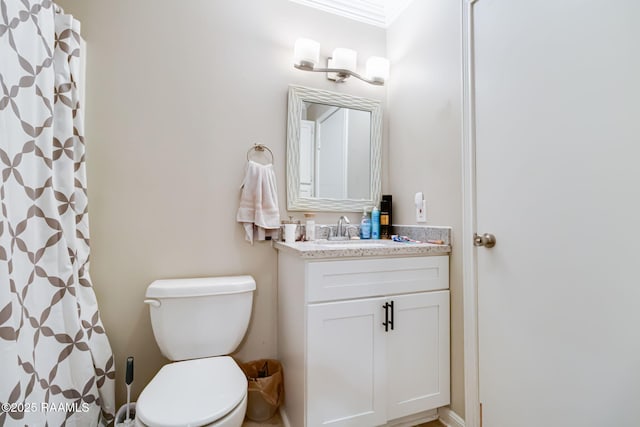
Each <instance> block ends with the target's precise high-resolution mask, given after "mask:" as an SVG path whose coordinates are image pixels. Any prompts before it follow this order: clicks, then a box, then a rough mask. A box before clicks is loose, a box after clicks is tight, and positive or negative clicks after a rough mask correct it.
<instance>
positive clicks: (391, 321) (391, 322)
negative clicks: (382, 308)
mask: <svg viewBox="0 0 640 427" xmlns="http://www.w3.org/2000/svg"><path fill="white" fill-rule="evenodd" d="M388 305H389V307H391V320H389V326H391V330H392V331H393V314H394V313H393V311H394V310H393V301H391V303H389V304H388Z"/></svg>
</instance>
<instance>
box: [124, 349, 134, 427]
mask: <svg viewBox="0 0 640 427" xmlns="http://www.w3.org/2000/svg"><path fill="white" fill-rule="evenodd" d="M124 382H125V384H126V385H127V421H129V419H130V418H129V416H130V415H131V413H130V411H129V409H130V403H131V383H132V382H133V357H132V356H129V357H127V372H126V374H125V377H124Z"/></svg>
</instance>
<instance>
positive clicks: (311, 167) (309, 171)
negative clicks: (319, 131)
mask: <svg viewBox="0 0 640 427" xmlns="http://www.w3.org/2000/svg"><path fill="white" fill-rule="evenodd" d="M315 165H316V147H315V122H313V121H311V120H300V192H299V196H300V197H314V195H315V194H314V190H315V184H314V176H315Z"/></svg>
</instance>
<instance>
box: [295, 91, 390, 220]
mask: <svg viewBox="0 0 640 427" xmlns="http://www.w3.org/2000/svg"><path fill="white" fill-rule="evenodd" d="M381 140H382V103H381V102H380V101H377V100H373V99H367V98H361V97H357V96H352V95H345V94H339V93H334V92H329V91H326V90H319V89H311V88H306V87H302V86H293V85H292V86H289V114H288V126H287V208H288V209H289V210H292V211H300V210H304V211H334V212H358V211H362V209H363V208H364V207H367V208H371V206H374V205H377V204H378V203H379V201H380V192H381V182H380V176H381V158H380V150H381Z"/></svg>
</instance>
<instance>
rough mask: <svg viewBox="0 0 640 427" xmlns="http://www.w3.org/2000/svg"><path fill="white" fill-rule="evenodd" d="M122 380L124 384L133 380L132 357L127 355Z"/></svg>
mask: <svg viewBox="0 0 640 427" xmlns="http://www.w3.org/2000/svg"><path fill="white" fill-rule="evenodd" d="M124 382H125V384H126V385H131V383H132V382H133V357H131V356H129V357H127V373H126V375H125V379H124Z"/></svg>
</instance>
